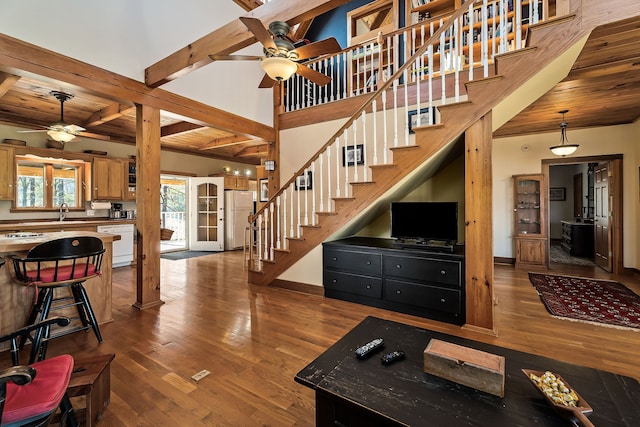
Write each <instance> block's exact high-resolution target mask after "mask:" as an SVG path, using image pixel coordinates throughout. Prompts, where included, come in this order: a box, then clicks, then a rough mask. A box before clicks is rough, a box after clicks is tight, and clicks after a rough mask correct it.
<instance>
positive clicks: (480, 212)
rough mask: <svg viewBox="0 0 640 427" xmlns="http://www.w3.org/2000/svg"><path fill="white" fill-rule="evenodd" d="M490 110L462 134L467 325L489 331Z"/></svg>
mask: <svg viewBox="0 0 640 427" xmlns="http://www.w3.org/2000/svg"><path fill="white" fill-rule="evenodd" d="M491 133H492V132H491V111H490V112H489V113H487V114H486V115H485V116H483V117H481V118H480V119H479V120H478V121H476V122H475V123H473V124H472V125H471V126H470V127H469V128H468V129H467V130H466V131H465V135H464V136H465V170H466V173H465V205H464V215H465V259H466V262H465V265H466V268H465V283H466V293H467V301H466V307H467V325H469V326H472V327H478V328H485V329H493V325H494V324H493V280H494V278H493V258H492V257H488V256H486V254H490V253H493V215H492V198H491V189H492V181H493V180H492V174H491V143H492V136H491Z"/></svg>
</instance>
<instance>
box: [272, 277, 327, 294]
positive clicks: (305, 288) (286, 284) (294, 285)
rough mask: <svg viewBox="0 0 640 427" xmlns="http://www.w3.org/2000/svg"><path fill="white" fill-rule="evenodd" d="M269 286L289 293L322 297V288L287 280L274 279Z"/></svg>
mask: <svg viewBox="0 0 640 427" xmlns="http://www.w3.org/2000/svg"><path fill="white" fill-rule="evenodd" d="M270 286H274V287H276V288H282V289H288V290H290V291H296V292H302V293H305V294H311V295H321V296H323V295H324V287H323V286H316V285H309V284H308V283H300V282H292V281H289V280H282V279H275V280H274V281H272V282H271V283H270Z"/></svg>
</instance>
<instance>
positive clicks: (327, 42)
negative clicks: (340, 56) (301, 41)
mask: <svg viewBox="0 0 640 427" xmlns="http://www.w3.org/2000/svg"><path fill="white" fill-rule="evenodd" d="M341 50H342V48H341V47H340V43H338V41H337V40H336V39H335V38H334V37H330V38H328V39H324V40H320V41H317V42H313V43H309V44H305V45H303V46H300V47H298V48H296V49H295V51H296V53H297V54H298V61H300V60H302V59H307V58H313V57H315V56H321V55H325V54H327V53H336V52H340V51H341Z"/></svg>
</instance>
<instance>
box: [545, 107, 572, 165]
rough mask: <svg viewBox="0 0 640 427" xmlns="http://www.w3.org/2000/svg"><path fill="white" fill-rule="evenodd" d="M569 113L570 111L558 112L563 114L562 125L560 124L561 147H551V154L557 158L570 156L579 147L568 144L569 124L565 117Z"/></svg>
mask: <svg viewBox="0 0 640 427" xmlns="http://www.w3.org/2000/svg"><path fill="white" fill-rule="evenodd" d="M568 112H569V110H562V111H558V113H560V114H562V123H560V145H554V146H553V147H549V149H550V150H551V152H552V153H553V154H555V155H556V156H563V157H564V156H568V155H570V154H573V153H574V152H575V151H576V150H577V149H578V147H579V145H578V144H568V142H569V139H568V138H567V125H568V124H569V123H567V122H566V121H565V120H564V115H565V114H566V113H568Z"/></svg>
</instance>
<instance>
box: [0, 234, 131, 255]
mask: <svg viewBox="0 0 640 427" xmlns="http://www.w3.org/2000/svg"><path fill="white" fill-rule="evenodd" d="M77 236H95V237H98V238H100V240H102V241H103V242H113V241H114V240H120V235H119V234H110V233H98V232H94V231H58V232H53V233H42V235H39V236H31V237H6V234H0V253H5V252H18V251H27V250H29V249H31V248H32V247H34V246H36V245H38V244H40V243H42V242H46V241H49V240H53V239H62V238H64V237H77Z"/></svg>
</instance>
